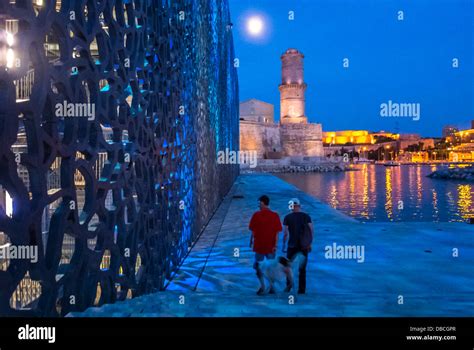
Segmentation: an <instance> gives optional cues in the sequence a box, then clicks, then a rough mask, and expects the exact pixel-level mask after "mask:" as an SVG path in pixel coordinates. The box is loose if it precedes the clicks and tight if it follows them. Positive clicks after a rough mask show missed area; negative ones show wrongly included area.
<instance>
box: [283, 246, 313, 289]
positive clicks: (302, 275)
mask: <svg viewBox="0 0 474 350" xmlns="http://www.w3.org/2000/svg"><path fill="white" fill-rule="evenodd" d="M298 253H300V254H302V255H303V256H304V257H305V258H304V260H303V261H302V262H301V265H300V266H299V271H298V272H299V273H298V293H299V294H304V293H306V265H308V251H302V250H301V249H298V248H288V253H287V256H286V257H287V258H288V260H292V261H293V258H294V257H295V255H296V254H298ZM286 286H287V287H291V281H290V280H289V279H287V280H286Z"/></svg>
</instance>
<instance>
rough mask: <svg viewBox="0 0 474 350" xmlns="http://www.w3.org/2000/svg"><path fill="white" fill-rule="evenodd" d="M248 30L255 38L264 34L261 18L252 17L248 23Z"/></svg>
mask: <svg viewBox="0 0 474 350" xmlns="http://www.w3.org/2000/svg"><path fill="white" fill-rule="evenodd" d="M247 30H248V31H249V33H250V34H251V35H253V36H257V35H260V34H262V31H263V20H262V19H261V18H260V17H257V16H254V17H250V18H249V19H248V21H247Z"/></svg>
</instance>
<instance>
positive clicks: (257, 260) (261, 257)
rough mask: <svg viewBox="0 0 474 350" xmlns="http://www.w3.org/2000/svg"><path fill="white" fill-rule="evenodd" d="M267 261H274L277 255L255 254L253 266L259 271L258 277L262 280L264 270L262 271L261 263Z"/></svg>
mask: <svg viewBox="0 0 474 350" xmlns="http://www.w3.org/2000/svg"><path fill="white" fill-rule="evenodd" d="M265 259H268V260H272V259H275V253H270V254H259V253H255V262H254V264H253V268H254V269H255V271H257V277H258V278H261V277H262V276H263V273H262V270H260V266H259V265H260V263H261V262H262V261H264V260H265Z"/></svg>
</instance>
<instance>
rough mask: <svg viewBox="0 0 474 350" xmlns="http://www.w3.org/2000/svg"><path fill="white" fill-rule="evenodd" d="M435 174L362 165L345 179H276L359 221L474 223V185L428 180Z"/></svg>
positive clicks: (290, 176) (288, 176)
mask: <svg viewBox="0 0 474 350" xmlns="http://www.w3.org/2000/svg"><path fill="white" fill-rule="evenodd" d="M436 168H437V166H433V165H402V166H399V167H384V166H382V165H358V166H357V167H356V169H357V170H356V171H349V172H345V173H300V174H279V175H278V176H279V177H280V178H282V179H283V180H285V181H287V182H289V183H291V184H293V185H295V186H297V187H298V188H300V189H302V190H303V191H305V192H306V193H308V194H311V195H313V196H315V197H317V198H318V199H320V200H322V201H323V202H325V203H327V204H329V205H330V206H331V207H333V208H335V209H338V210H340V211H342V212H343V213H345V214H347V215H349V216H352V217H354V218H356V219H359V220H361V221H382V222H383V221H441V222H446V221H449V222H454V221H458V222H465V221H467V220H468V219H469V218H471V217H474V184H472V183H468V182H465V181H457V180H437V179H430V178H428V177H426V176H427V175H428V174H430V173H431V172H432V171H434V170H436Z"/></svg>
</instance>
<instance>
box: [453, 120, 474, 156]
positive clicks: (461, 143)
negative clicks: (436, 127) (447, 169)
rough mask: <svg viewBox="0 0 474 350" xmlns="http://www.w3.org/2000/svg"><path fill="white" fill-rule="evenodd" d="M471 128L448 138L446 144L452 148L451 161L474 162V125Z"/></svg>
mask: <svg viewBox="0 0 474 350" xmlns="http://www.w3.org/2000/svg"><path fill="white" fill-rule="evenodd" d="M471 124H474V122H471ZM471 126H472V128H471V129H466V130H459V131H458V132H456V133H454V134H452V135H450V136H448V137H447V138H446V143H447V144H448V145H449V146H450V147H449V148H448V151H449V160H450V161H452V162H474V125H471Z"/></svg>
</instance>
